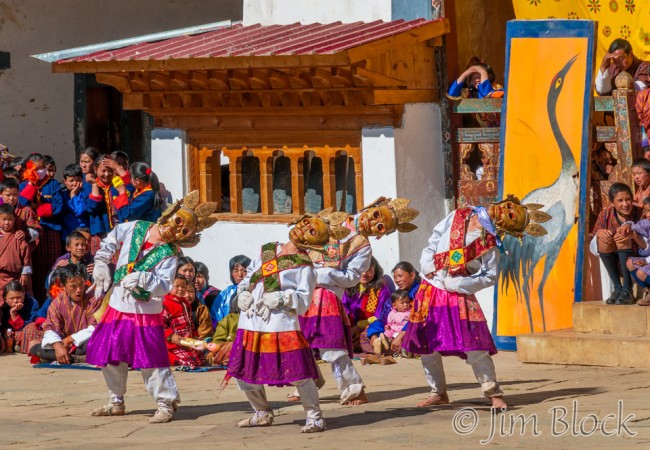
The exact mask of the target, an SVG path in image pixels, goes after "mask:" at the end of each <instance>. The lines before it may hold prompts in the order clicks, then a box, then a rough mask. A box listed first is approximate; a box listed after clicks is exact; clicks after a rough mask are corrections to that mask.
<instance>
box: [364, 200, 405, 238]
mask: <svg viewBox="0 0 650 450" xmlns="http://www.w3.org/2000/svg"><path fill="white" fill-rule="evenodd" d="M357 224H358V228H359V233H360V234H362V235H364V236H383V235H385V234H388V233H392V232H393V231H395V230H396V229H397V218H396V217H395V216H394V215H393V213H392V212H391V210H390V209H389V208H388V206H387V205H382V206H375V207H371V208H368V209H366V210H363V211H362V212H361V213H360V214H359V217H358V220H357Z"/></svg>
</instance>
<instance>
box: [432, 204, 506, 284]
mask: <svg viewBox="0 0 650 450" xmlns="http://www.w3.org/2000/svg"><path fill="white" fill-rule="evenodd" d="M471 214H472V208H469V207H463V208H458V209H457V210H456V214H454V220H453V221H452V223H451V232H450V233H449V251H446V252H441V253H436V254H435V255H433V264H434V265H435V267H436V270H443V269H449V275H451V276H455V275H461V276H467V275H469V272H468V271H467V266H466V265H467V263H468V262H470V261H473V260H475V259H476V258H478V257H479V256H481V255H483V254H484V253H485V252H487V251H488V250H490V249H491V248H492V247H495V246H496V245H497V240H496V237H495V236H493V235H492V234H490V233H485V236H484V237H481V238H479V239H476V240H475V241H473V242H472V243H471V244H469V245H467V246H465V235H466V234H467V220H468V219H469V216H470V215H471Z"/></svg>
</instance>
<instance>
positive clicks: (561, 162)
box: [493, 20, 594, 349]
mask: <svg viewBox="0 0 650 450" xmlns="http://www.w3.org/2000/svg"><path fill="white" fill-rule="evenodd" d="M593 28H594V25H593V22H589V21H575V20H548V21H512V22H509V23H508V29H507V41H508V43H507V57H508V59H507V61H508V62H507V65H508V67H507V69H506V97H505V100H504V108H503V112H502V115H503V116H505V117H502V120H501V124H502V125H501V127H502V129H501V142H502V148H501V165H500V177H499V192H500V194H501V195H502V196H505V195H506V194H514V195H516V196H517V197H519V198H520V199H521V201H522V203H524V204H527V203H528V204H531V203H537V204H542V205H544V206H543V207H542V208H541V210H542V211H544V212H547V213H548V214H549V215H551V219H550V221H548V222H546V223H544V228H546V230H547V232H548V233H547V234H546V235H544V236H541V237H531V236H525V237H523V238H522V239H521V240H519V239H517V238H514V237H512V236H506V237H505V238H504V240H503V248H504V252H503V254H502V255H501V264H500V270H499V283H498V286H497V288H496V294H495V298H496V305H495V322H496V327H494V329H493V332H495V334H496V340H497V345H499V346H500V347H501V348H506V349H508V348H510V349H514V348H513V347H514V346H515V341H514V339H515V337H516V336H517V335H518V334H524V333H531V332H541V331H548V330H554V329H561V328H569V327H571V311H572V304H573V302H574V301H576V300H580V298H579V297H580V293H581V287H582V252H583V245H582V243H583V241H584V238H583V237H584V223H582V222H584V221H580V220H579V219H578V218H579V217H584V216H585V208H586V192H587V189H586V180H585V177H583V176H581V174H586V173H587V171H586V164H587V163H588V160H589V157H588V151H589V122H590V105H591V104H590V100H591V86H592V84H591V83H592V66H593V63H592V60H593V47H594V45H593Z"/></svg>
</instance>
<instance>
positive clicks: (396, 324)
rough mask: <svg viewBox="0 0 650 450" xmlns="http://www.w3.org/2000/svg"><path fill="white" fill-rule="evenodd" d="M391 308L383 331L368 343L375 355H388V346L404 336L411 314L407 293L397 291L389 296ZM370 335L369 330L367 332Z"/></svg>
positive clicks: (400, 290)
mask: <svg viewBox="0 0 650 450" xmlns="http://www.w3.org/2000/svg"><path fill="white" fill-rule="evenodd" d="M391 303H392V307H391V310H390V312H389V313H388V319H387V321H386V325H385V327H384V330H383V331H382V332H380V333H379V334H374V333H373V334H372V335H371V337H370V342H371V343H372V347H373V350H374V352H375V355H377V356H382V355H390V354H391V353H392V351H391V348H390V344H391V343H392V342H393V340H394V339H395V338H397V337H403V336H404V331H403V329H404V327H405V326H406V324H407V323H408V320H409V315H410V313H411V299H410V297H409V293H408V291H405V290H402V289H398V290H397V291H395V292H393V293H392V294H391ZM368 333H369V334H370V330H368Z"/></svg>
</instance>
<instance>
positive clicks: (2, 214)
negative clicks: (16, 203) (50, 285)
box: [0, 203, 32, 290]
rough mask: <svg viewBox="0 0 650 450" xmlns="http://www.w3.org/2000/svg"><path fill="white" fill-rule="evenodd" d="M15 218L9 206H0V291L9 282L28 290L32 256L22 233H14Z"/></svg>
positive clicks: (11, 207) (12, 209)
mask: <svg viewBox="0 0 650 450" xmlns="http://www.w3.org/2000/svg"><path fill="white" fill-rule="evenodd" d="M15 222H16V216H15V215H14V208H13V206H11V205H10V204H7V203H5V204H4V205H0V290H2V289H4V287H5V286H6V285H7V284H8V283H9V282H10V281H20V284H21V285H23V287H25V289H27V290H29V286H30V284H31V283H30V282H31V279H30V277H31V274H32V255H31V252H30V250H29V246H28V245H27V242H25V235H24V233H21V232H18V231H15V227H14V224H15Z"/></svg>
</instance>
